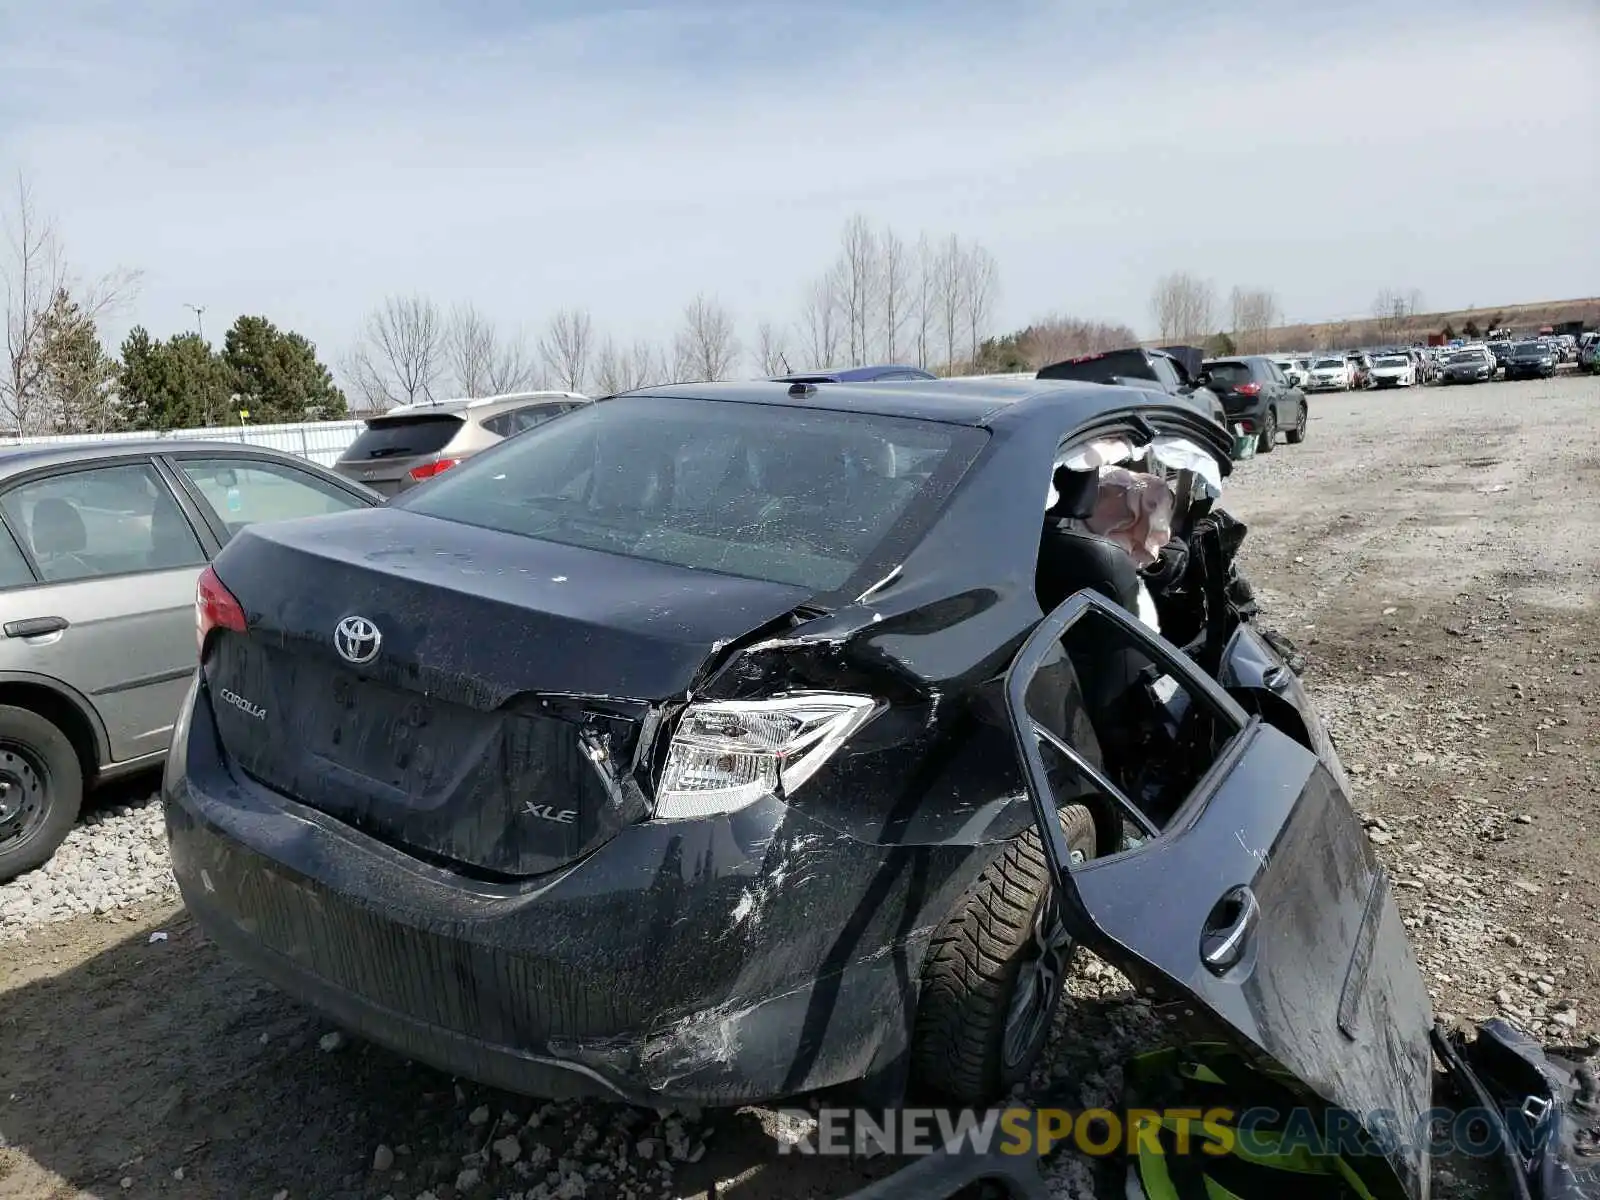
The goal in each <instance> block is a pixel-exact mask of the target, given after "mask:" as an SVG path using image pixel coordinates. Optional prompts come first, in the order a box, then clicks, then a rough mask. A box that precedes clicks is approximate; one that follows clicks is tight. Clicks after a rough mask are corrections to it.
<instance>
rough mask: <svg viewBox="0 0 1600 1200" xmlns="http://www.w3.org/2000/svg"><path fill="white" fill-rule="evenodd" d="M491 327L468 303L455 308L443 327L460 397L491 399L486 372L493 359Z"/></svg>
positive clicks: (447, 354) (487, 372) (493, 345)
mask: <svg viewBox="0 0 1600 1200" xmlns="http://www.w3.org/2000/svg"><path fill="white" fill-rule="evenodd" d="M495 349H496V347H495V332H494V325H493V324H492V323H491V322H490V321H489V319H488V318H487V317H485V316H484V315H483V314H482V313H481V312H479V311H478V310H477V309H476V308H475V307H474V306H473V305H471V304H461V305H457V306H456V309H455V311H454V312H452V313H451V314H450V322H449V324H448V325H447V326H446V328H445V357H446V358H447V359H448V361H449V364H450V373H451V376H452V378H453V379H454V383H455V391H456V394H457V395H461V396H492V395H493V394H494V389H493V387H492V386H491V385H490V383H489V369H490V366H491V365H492V364H493V362H494V357H495Z"/></svg>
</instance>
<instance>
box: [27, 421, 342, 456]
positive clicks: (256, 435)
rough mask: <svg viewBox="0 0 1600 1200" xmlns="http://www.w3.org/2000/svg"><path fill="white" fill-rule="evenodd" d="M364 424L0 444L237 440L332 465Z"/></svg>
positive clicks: (58, 436) (78, 436)
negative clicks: (154, 439)
mask: <svg viewBox="0 0 1600 1200" xmlns="http://www.w3.org/2000/svg"><path fill="white" fill-rule="evenodd" d="M365 428H366V425H365V423H364V422H361V421H306V422H301V423H299V424H293V425H243V426H240V425H218V426H215V427H214V428H211V429H174V430H172V431H170V432H168V433H47V434H40V435H38V436H36V437H24V438H16V437H10V438H0V446H81V445H97V444H100V443H103V442H132V441H144V440H149V439H152V438H156V439H164V440H170V441H175V442H192V441H215V442H238V443H240V444H242V445H246V446H269V447H271V448H272V449H274V450H286V451H288V452H289V453H290V454H298V455H299V456H300V457H301V458H309V459H310V460H311V461H312V462H315V463H319V464H321V465H322V466H324V467H331V466H333V464H334V463H335V462H336V461H337V460H338V458H339V455H341V454H343V453H344V452H345V450H346V449H347V448H348V447H349V445H350V443H351V442H353V441H355V440H356V435H357V434H359V433H360V432H361V431H362V430H363V429H365Z"/></svg>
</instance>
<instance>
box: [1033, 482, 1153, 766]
mask: <svg viewBox="0 0 1600 1200" xmlns="http://www.w3.org/2000/svg"><path fill="white" fill-rule="evenodd" d="M1052 483H1053V484H1054V486H1055V490H1056V493H1057V497H1058V498H1057V500H1056V502H1055V503H1054V504H1052V505H1051V506H1050V508H1049V509H1048V510H1047V511H1046V514H1045V522H1044V532H1043V534H1042V535H1041V537H1040V541H1039V565H1038V569H1037V573H1036V575H1035V589H1036V591H1037V594H1038V598H1039V605H1040V607H1041V608H1042V609H1043V610H1044V611H1045V612H1050V611H1051V610H1053V609H1054V608H1056V607H1057V606H1059V605H1060V604H1061V603H1062V602H1063V601H1065V600H1066V599H1067V597H1069V596H1071V595H1073V594H1074V593H1075V592H1080V591H1082V590H1084V589H1085V588H1092V589H1093V590H1094V591H1097V592H1099V593H1100V594H1101V595H1103V596H1105V597H1106V598H1107V599H1109V600H1112V601H1114V602H1116V603H1117V604H1119V605H1121V606H1122V607H1123V608H1124V609H1126V610H1127V611H1128V612H1129V613H1131V614H1134V615H1137V614H1138V612H1139V572H1138V568H1136V567H1135V566H1134V565H1133V558H1132V557H1131V556H1130V555H1129V554H1128V552H1127V551H1126V550H1125V549H1123V548H1122V547H1121V546H1120V545H1118V544H1117V543H1116V542H1114V541H1112V540H1111V539H1110V538H1105V537H1101V536H1100V535H1099V534H1096V533H1092V532H1090V531H1089V530H1087V529H1085V528H1083V527H1082V525H1081V524H1079V522H1081V521H1083V520H1086V519H1087V518H1088V517H1089V516H1090V515H1092V514H1093V512H1094V507H1095V499H1096V497H1097V496H1098V494H1099V488H1100V478H1099V473H1098V472H1096V471H1070V470H1068V469H1067V468H1065V467H1057V468H1056V471H1055V474H1054V476H1053V477H1052ZM1078 632H1079V633H1080V634H1081V632H1082V630H1081V629H1080V630H1079V631H1078ZM1068 638H1069V643H1070V646H1071V660H1072V666H1073V669H1074V670H1075V672H1076V674H1077V677H1078V686H1079V688H1080V689H1081V695H1082V710H1081V711H1073V710H1072V709H1071V708H1070V707H1069V708H1068V709H1067V710H1066V711H1064V712H1062V713H1061V714H1060V715H1059V717H1058V716H1056V714H1054V713H1052V714H1051V716H1052V719H1057V720H1060V721H1061V722H1062V724H1063V727H1064V728H1063V729H1062V730H1061V732H1063V733H1066V734H1068V735H1069V736H1071V735H1072V733H1073V730H1074V726H1075V725H1078V724H1081V722H1082V721H1083V719H1084V718H1085V717H1087V718H1088V720H1089V721H1090V722H1091V723H1092V724H1093V725H1094V727H1095V731H1096V733H1097V734H1098V738H1097V741H1098V749H1099V751H1100V753H1101V754H1102V755H1103V756H1104V758H1103V765H1104V766H1107V767H1110V768H1112V777H1113V778H1117V775H1118V772H1117V771H1116V768H1117V767H1118V766H1119V765H1121V764H1122V759H1123V756H1124V755H1125V754H1126V753H1127V752H1128V750H1129V749H1130V747H1131V746H1132V745H1133V743H1134V739H1133V736H1132V734H1131V731H1130V730H1129V729H1127V728H1125V727H1124V726H1125V724H1126V718H1127V715H1128V713H1129V711H1130V709H1129V706H1130V704H1133V703H1135V702H1136V700H1137V694H1136V692H1135V689H1136V687H1137V686H1138V683H1139V674H1140V671H1141V670H1142V669H1143V667H1144V665H1145V660H1144V658H1143V656H1142V655H1141V654H1139V653H1138V652H1137V651H1135V650H1133V649H1132V648H1131V647H1130V646H1129V645H1128V644H1126V643H1124V642H1123V641H1122V640H1121V639H1120V638H1115V637H1113V638H1109V639H1108V638H1105V637H1083V636H1076V637H1074V636H1072V635H1071V634H1069V635H1068ZM1077 744H1078V745H1079V747H1080V749H1081V748H1082V747H1083V746H1084V744H1085V741H1084V738H1083V736H1082V734H1081V732H1079V733H1078V734H1077Z"/></svg>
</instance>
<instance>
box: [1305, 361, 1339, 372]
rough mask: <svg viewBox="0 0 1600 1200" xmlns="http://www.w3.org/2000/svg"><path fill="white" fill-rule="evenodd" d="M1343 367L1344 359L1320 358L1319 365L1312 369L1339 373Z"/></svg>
mask: <svg viewBox="0 0 1600 1200" xmlns="http://www.w3.org/2000/svg"><path fill="white" fill-rule="evenodd" d="M1342 366H1344V359H1342V358H1319V359H1317V365H1316V366H1315V367H1313V368H1312V369H1313V370H1316V371H1337V370H1338V369H1339V368H1340V367H1342Z"/></svg>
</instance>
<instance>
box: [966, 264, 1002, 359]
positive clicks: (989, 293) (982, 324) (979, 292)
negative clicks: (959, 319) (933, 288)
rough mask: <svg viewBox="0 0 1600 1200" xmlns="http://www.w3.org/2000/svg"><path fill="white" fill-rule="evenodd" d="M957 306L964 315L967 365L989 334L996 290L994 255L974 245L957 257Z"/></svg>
mask: <svg viewBox="0 0 1600 1200" xmlns="http://www.w3.org/2000/svg"><path fill="white" fill-rule="evenodd" d="M961 276H962V278H961V304H962V308H963V309H964V310H965V314H966V321H965V324H966V327H967V341H968V346H969V349H970V352H969V354H968V356H967V361H968V362H974V363H975V362H977V361H978V348H979V346H980V345H981V344H982V342H983V339H984V338H985V337H986V336H987V335H988V332H989V319H990V317H991V316H992V315H993V312H994V302H995V299H996V296H997V294H998V292H999V291H1000V267H999V265H998V264H997V263H996V262H995V260H994V255H993V254H990V253H989V251H988V250H987V249H986V248H984V247H983V246H980V245H978V244H977V243H976V242H974V243H973V244H972V245H971V246H969V247H967V250H966V253H964V254H963V255H962V256H961Z"/></svg>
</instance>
